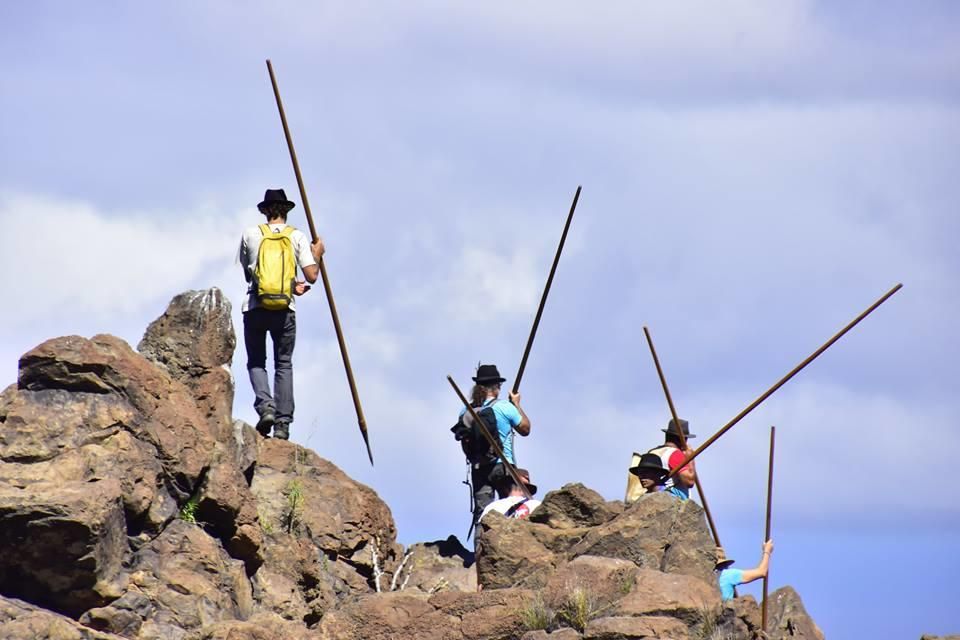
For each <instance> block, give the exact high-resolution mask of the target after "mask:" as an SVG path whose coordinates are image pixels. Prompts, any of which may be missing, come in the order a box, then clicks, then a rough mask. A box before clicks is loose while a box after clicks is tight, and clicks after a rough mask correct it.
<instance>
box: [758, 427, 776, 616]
mask: <svg viewBox="0 0 960 640" xmlns="http://www.w3.org/2000/svg"><path fill="white" fill-rule="evenodd" d="M776 437H777V428H776V427H770V464H769V465H768V466H767V527H766V529H765V532H764V534H763V541H764V542H766V541H767V540H769V539H770V513H771V510H770V509H771V506H772V504H773V443H774V440H775V439H776ZM767 562H770V558H767ZM769 579H770V566H769V565H767V575H765V576H763V604H762V605H761V609H760V611H761V616H760V629H761V630H762V631H763V632H764V633H766V632H767V585H768V583H769Z"/></svg>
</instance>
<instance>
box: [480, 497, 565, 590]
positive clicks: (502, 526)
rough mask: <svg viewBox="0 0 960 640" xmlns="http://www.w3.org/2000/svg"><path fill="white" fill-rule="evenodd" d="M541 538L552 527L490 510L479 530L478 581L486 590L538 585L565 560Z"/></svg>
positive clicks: (551, 533)
mask: <svg viewBox="0 0 960 640" xmlns="http://www.w3.org/2000/svg"><path fill="white" fill-rule="evenodd" d="M538 531H539V537H540V538H541V539H542V538H543V537H548V536H551V535H553V531H554V530H553V529H551V528H550V527H548V526H547V525H544V524H537V523H535V522H529V521H527V520H516V519H513V518H505V517H503V516H502V515H500V514H499V513H489V514H487V515H486V516H485V517H484V518H483V520H481V521H480V525H479V527H478V531H477V580H478V582H479V583H480V584H481V585H483V588H484V589H505V588H510V587H525V588H539V587H542V586H543V585H544V584H546V581H547V577H548V576H549V574H550V573H552V572H553V570H554V569H556V567H557V566H558V565H560V564H563V563H564V562H565V559H564V558H563V557H562V556H559V555H557V554H556V553H554V552H553V551H552V550H550V549H549V548H548V547H547V546H546V545H544V544H543V543H542V542H541V540H540V539H538V535H537V533H536V532H538Z"/></svg>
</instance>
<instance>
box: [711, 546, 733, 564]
mask: <svg viewBox="0 0 960 640" xmlns="http://www.w3.org/2000/svg"><path fill="white" fill-rule="evenodd" d="M713 553H714V557H715V560H716V561H715V562H714V564H713V567H714V569H726V568H727V567H729V566H732V565H733V563H734V560H733V558H728V557H727V554H726V552H724V550H723V547H717V548H716V549H715V550H714V552H713Z"/></svg>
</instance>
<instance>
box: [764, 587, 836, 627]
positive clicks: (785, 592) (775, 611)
mask: <svg viewBox="0 0 960 640" xmlns="http://www.w3.org/2000/svg"><path fill="white" fill-rule="evenodd" d="M768 598H769V600H768V601H767V607H768V610H767V615H768V616H769V618H768V622H767V627H768V628H767V633H768V634H769V635H770V637H771V638H798V639H800V640H823V632H821V631H820V628H819V627H817V625H816V624H815V623H814V622H813V618H811V617H810V616H809V615H808V614H807V610H806V609H805V608H804V606H803V602H802V601H801V600H800V595H799V594H798V593H797V592H796V591H794V590H793V587H781V588H780V589H777V590H776V591H774V592H773V593H771V594H770V595H769V596H768Z"/></svg>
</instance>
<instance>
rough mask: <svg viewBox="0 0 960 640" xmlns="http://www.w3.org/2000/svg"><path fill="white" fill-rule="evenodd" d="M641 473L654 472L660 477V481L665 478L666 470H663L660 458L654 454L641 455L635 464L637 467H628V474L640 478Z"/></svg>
mask: <svg viewBox="0 0 960 640" xmlns="http://www.w3.org/2000/svg"><path fill="white" fill-rule="evenodd" d="M642 471H654V472H656V473H658V474H659V475H660V479H661V480H662V479H663V478H665V477H667V470H666V469H664V468H663V463H662V462H661V461H660V456H658V455H657V454H655V453H645V454H643V455H642V456H640V462H638V463H637V466H635V467H630V473H632V474H633V475H635V476H640V473H641V472H642Z"/></svg>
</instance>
